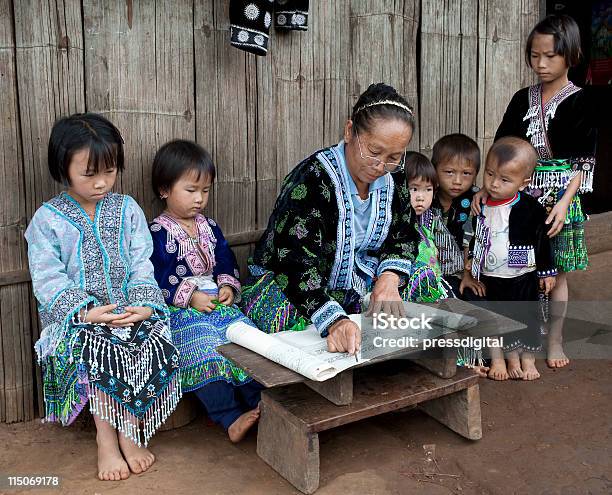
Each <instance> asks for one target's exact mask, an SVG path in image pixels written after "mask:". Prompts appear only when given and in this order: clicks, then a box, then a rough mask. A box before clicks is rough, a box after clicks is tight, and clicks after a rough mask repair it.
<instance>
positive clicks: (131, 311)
mask: <svg viewBox="0 0 612 495" xmlns="http://www.w3.org/2000/svg"><path fill="white" fill-rule="evenodd" d="M125 311H126V313H124V314H125V315H126V316H125V317H124V316H122V315H115V317H117V316H121V318H115V319H114V320H113V321H111V323H110V324H111V325H112V326H114V327H128V326H132V325H134V323H137V322H139V321H144V320H148V319H149V318H151V315H152V314H153V310H152V309H151V308H149V307H146V306H126V308H125Z"/></svg>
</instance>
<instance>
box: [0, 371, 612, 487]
mask: <svg viewBox="0 0 612 495" xmlns="http://www.w3.org/2000/svg"><path fill="white" fill-rule="evenodd" d="M538 364H539V367H540V370H541V371H542V379H541V380H538V381H536V382H531V383H527V382H516V381H509V382H503V383H501V382H492V381H490V380H481V401H482V424H483V438H482V440H479V441H477V442H470V441H468V440H465V439H463V438H461V437H459V436H458V435H456V434H455V433H453V432H451V431H450V430H448V429H446V428H445V427H444V426H442V425H440V424H439V423H437V422H436V421H435V420H433V419H430V418H429V417H427V416H425V415H424V414H422V413H420V412H418V411H416V410H412V411H407V412H398V413H390V414H387V415H385V416H380V417H378V418H373V419H369V420H365V421H361V422H358V423H354V424H352V425H348V426H345V427H342V428H337V429H334V430H331V431H328V432H325V433H323V434H321V435H320V446H321V484H320V488H319V490H318V491H317V495H328V494H387V493H388V494H407V493H411V494H420V493H423V494H432V495H438V494H448V493H455V494H504V495H507V494H513V493H517V494H518V493H520V494H547V495H553V494H560V495H561V494H562V495H573V494H589V493H593V494H599V493H601V494H604V493H606V494H609V493H612V438H611V436H612V435H611V433H612V413H611V412H612V361H610V360H596V361H585V360H576V361H574V362H573V363H572V364H571V365H570V366H569V369H564V370H560V371H553V370H550V369H547V368H546V367H545V365H544V363H543V362H539V363H538ZM94 436H95V434H94V431H93V429H92V428H91V426H84V425H83V424H81V425H76V426H74V427H70V428H61V427H58V426H56V425H49V424H41V423H40V421H33V422H30V423H23V424H14V425H5V424H2V425H0V445H3V446H4V447H1V451H0V473H1V474H3V475H5V476H6V475H18V474H46V475H59V476H61V478H62V479H61V487H60V489H56V490H42V489H36V490H32V491H33V492H34V493H40V494H42V493H58V492H61V493H70V494H80V493H82V494H95V493H100V494H102V493H113V494H124V493H125V494H133V493H146V492H149V493H155V494H157V493H173V494H187V493H198V494H240V495H251V494H252V495H255V494H266V495H268V494H293V493H299V492H297V491H296V490H295V489H294V488H293V487H292V486H291V485H290V484H289V483H288V482H286V481H285V480H284V479H283V478H281V477H280V476H279V475H278V474H276V472H275V471H273V470H272V469H271V468H270V467H268V465H266V464H265V463H264V462H263V461H262V460H260V459H259V457H258V456H257V454H256V434H255V433H254V432H252V433H250V434H249V436H248V437H247V438H246V439H245V441H243V442H242V443H240V444H239V445H233V444H231V443H230V442H229V441H228V440H227V439H226V437H225V434H224V433H223V432H222V431H221V430H220V429H219V428H217V427H216V426H214V425H211V424H210V423H209V422H208V420H207V419H206V417H205V416H201V417H199V418H198V419H197V420H195V421H194V422H193V423H191V424H190V425H188V426H186V427H183V428H180V429H177V430H173V431H168V432H162V433H159V434H158V435H157V436H156V437H155V439H154V440H153V442H152V445H151V447H152V450H153V451H154V453H155V454H156V456H157V462H156V463H155V464H154V466H153V467H152V468H151V470H150V471H149V472H147V473H145V474H142V475H139V476H135V475H132V476H131V477H130V478H129V479H128V480H127V481H122V482H100V481H98V480H97V479H96V477H95V474H96V470H95V455H96V447H95V441H94ZM430 444H433V445H435V461H433V460H428V459H427V456H426V454H425V450H424V448H423V446H424V445H430ZM436 464H437V466H436ZM431 473H439V474H437V475H433V474H431ZM5 493H11V494H13V493H26V492H25V491H18V490H9V491H6V492H5Z"/></svg>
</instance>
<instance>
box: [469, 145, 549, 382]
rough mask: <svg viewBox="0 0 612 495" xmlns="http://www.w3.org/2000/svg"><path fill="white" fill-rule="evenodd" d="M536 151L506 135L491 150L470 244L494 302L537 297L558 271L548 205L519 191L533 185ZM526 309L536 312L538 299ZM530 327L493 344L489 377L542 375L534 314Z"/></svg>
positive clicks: (473, 262)
mask: <svg viewBox="0 0 612 495" xmlns="http://www.w3.org/2000/svg"><path fill="white" fill-rule="evenodd" d="M536 160H537V154H536V152H535V150H534V148H533V147H532V146H531V144H529V143H528V142H527V141H524V140H522V139H519V138H515V137H505V138H502V139H500V140H498V141H496V142H495V143H494V144H493V146H492V147H491V149H490V150H489V153H488V155H487V162H486V166H485V171H484V186H483V187H484V189H485V191H486V192H487V195H488V197H489V199H488V200H487V202H486V203H485V204H484V205H483V207H482V211H481V214H480V215H479V216H478V217H475V218H474V232H475V234H474V237H473V239H472V242H471V244H470V259H471V270H472V275H473V276H474V278H476V279H477V280H480V281H481V282H482V283H483V284H484V286H485V291H486V298H487V300H490V301H538V288H540V289H542V290H543V291H545V292H546V293H547V294H548V293H549V292H550V291H551V290H552V289H553V287H554V286H555V275H556V274H557V272H556V269H555V266H554V263H553V257H552V251H551V245H550V240H549V238H548V236H547V235H546V232H547V230H548V229H549V226H547V225H546V224H545V221H546V210H545V209H544V207H543V206H542V205H540V204H539V203H538V202H537V200H535V199H534V198H532V197H531V196H529V195H528V194H525V193H523V192H521V191H523V189H524V188H525V187H526V186H527V185H528V184H529V180H530V177H531V174H532V173H533V170H534V167H535V165H536ZM527 306H529V309H528V313H530V314H531V313H535V311H533V308H534V307H535V306H536V305H534V304H532V305H527ZM527 320H528V321H525V323H527V324H528V328H527V329H526V330H523V331H520V332H515V333H513V334H510V335H505V336H504V347H503V351H504V354H505V356H506V359H507V361H508V364H507V366H506V362H505V360H504V356H503V355H502V352H501V350H500V349H491V358H492V360H491V369H490V371H489V378H493V379H495V380H507V379H508V378H514V379H523V380H535V379H537V378H539V377H540V373H539V372H538V370H537V368H536V366H535V355H534V353H535V352H537V351H539V350H540V349H541V342H540V335H539V324H538V320H537V317H536V316H535V314H531V316H530V317H528V318H527Z"/></svg>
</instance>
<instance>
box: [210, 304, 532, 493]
mask: <svg viewBox="0 0 612 495" xmlns="http://www.w3.org/2000/svg"><path fill="white" fill-rule="evenodd" d="M437 307H439V308H441V309H445V310H448V311H453V312H457V313H461V314H466V315H467V314H469V315H471V316H474V317H476V318H477V319H478V321H479V324H478V327H477V328H475V329H471V330H470V334H471V335H474V336H483V335H493V334H495V333H499V332H500V329H505V330H506V331H515V330H518V329H521V328H524V327H525V325H523V324H521V323H518V322H516V321H514V320H511V319H509V318H506V317H504V316H501V315H497V314H495V313H492V312H491V311H487V310H484V309H481V308H477V307H476V306H473V305H471V304H469V303H466V302H464V301H458V300H449V301H448V302H446V301H445V302H443V303H441V304H440V305H438V306H437ZM452 337H453V335H444V338H452ZM218 351H219V353H220V354H221V355H223V356H225V357H226V358H228V359H230V360H231V361H233V362H234V363H235V364H236V365H237V366H240V367H241V368H243V369H244V370H246V371H247V372H248V373H249V374H250V375H251V376H252V377H253V378H254V379H255V380H257V381H258V382H260V383H261V384H262V385H264V386H266V387H267V390H264V391H263V392H262V394H261V397H262V400H261V417H260V421H259V429H258V434H257V454H258V455H259V456H260V457H261V458H262V459H263V460H264V461H265V462H267V463H268V464H269V465H270V466H271V467H272V468H273V469H275V470H276V471H277V472H278V473H279V474H280V475H281V476H283V477H284V478H285V479H287V480H288V481H289V482H290V483H292V484H293V485H294V486H295V487H296V488H298V489H299V490H300V491H302V492H304V493H313V492H314V491H315V490H316V489H317V487H318V486H319V438H318V433H319V432H321V431H325V430H329V429H331V428H335V427H337V426H341V425H345V424H349V423H352V422H355V421H359V420H362V419H366V418H370V417H373V416H377V415H379V414H384V413H387V412H391V411H397V410H399V409H403V408H406V407H412V406H414V407H418V408H419V409H421V410H422V411H424V412H425V413H426V414H428V415H430V416H431V417H433V418H435V419H436V420H438V421H439V422H440V423H442V424H444V425H445V426H447V427H448V428H450V429H451V430H453V431H455V432H456V433H458V434H459V435H462V436H464V437H465V438H468V439H470V440H478V439H479V438H481V436H482V430H481V424H480V395H479V389H478V377H477V375H475V374H474V373H473V372H472V371H470V370H466V369H459V370H458V369H457V365H456V361H457V354H456V349H449V348H438V349H436V350H433V351H431V352H429V353H428V354H427V355H426V356H425V357H423V354H422V352H420V351H415V350H405V349H402V350H397V351H395V352H390V353H387V354H385V355H382V356H378V357H375V358H373V359H372V360H370V361H367V362H364V363H362V364H360V365H358V366H355V367H354V368H352V369H349V370H346V371H344V372H342V373H340V374H338V375H336V376H335V377H334V378H332V379H329V380H326V381H324V382H313V381H310V380H308V379H306V378H305V377H304V376H302V375H300V374H298V373H296V372H294V371H292V370H290V369H288V368H285V367H283V366H281V365H278V364H276V363H274V362H272V361H270V360H268V359H266V358H265V357H263V356H261V355H259V354H256V353H254V352H252V351H250V350H248V349H245V348H243V347H241V346H238V345H236V344H227V345H223V346H220V347H219V348H218ZM411 357H412V359H410V358H411ZM400 358H402V359H400Z"/></svg>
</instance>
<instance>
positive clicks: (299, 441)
mask: <svg viewBox="0 0 612 495" xmlns="http://www.w3.org/2000/svg"><path fill="white" fill-rule="evenodd" d="M260 408H261V417H260V419H259V427H258V431H257V455H259V457H261V458H262V459H263V460H264V461H266V462H267V463H268V464H269V465H270V466H271V467H272V468H274V470H275V471H277V472H278V473H279V474H280V475H281V476H282V477H283V478H285V479H286V480H287V481H289V482H290V483H291V484H292V485H293V486H295V487H296V488H297V489H298V490H300V491H301V492H303V493H314V491H315V490H316V489H317V488H318V487H319V435H318V434H317V433H307V432H306V430H305V429H304V427H303V425H300V424H299V422H297V421H296V418H295V416H293V415H292V414H291V413H290V412H288V411H287V410H286V409H285V408H284V407H283V406H281V405H280V404H278V403H277V402H276V401H275V400H273V399H271V398H270V397H269V396H268V394H267V393H266V391H265V390H264V391H263V392H262V393H261V404H260Z"/></svg>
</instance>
